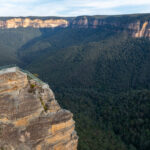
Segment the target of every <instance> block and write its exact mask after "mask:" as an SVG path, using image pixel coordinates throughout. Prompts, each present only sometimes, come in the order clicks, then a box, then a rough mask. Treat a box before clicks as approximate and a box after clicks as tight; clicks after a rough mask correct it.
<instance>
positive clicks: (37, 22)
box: [0, 18, 68, 29]
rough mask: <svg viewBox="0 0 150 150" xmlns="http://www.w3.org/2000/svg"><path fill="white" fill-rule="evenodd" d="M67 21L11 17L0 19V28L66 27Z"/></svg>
mask: <svg viewBox="0 0 150 150" xmlns="http://www.w3.org/2000/svg"><path fill="white" fill-rule="evenodd" d="M66 26H68V21H67V20H64V19H47V20H42V19H30V18H12V19H8V20H0V28H7V29H9V28H19V27H23V28H27V27H33V28H55V27H66Z"/></svg>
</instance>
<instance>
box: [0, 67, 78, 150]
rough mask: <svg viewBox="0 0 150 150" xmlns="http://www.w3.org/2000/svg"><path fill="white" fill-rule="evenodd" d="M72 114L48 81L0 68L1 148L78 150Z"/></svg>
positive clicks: (17, 69)
mask: <svg viewBox="0 0 150 150" xmlns="http://www.w3.org/2000/svg"><path fill="white" fill-rule="evenodd" d="M72 117H73V115H72V113H70V112H69V111H67V110H64V109H62V108H60V106H59V104H58V103H57V101H56V100H55V96H54V94H53V92H52V90H51V89H50V88H49V86H48V85H47V84H45V83H43V82H41V81H40V80H38V79H36V78H35V79H33V78H32V75H28V74H27V73H24V72H23V71H21V70H20V69H19V68H16V67H13V68H8V69H3V70H1V71H0V150H77V143H78V137H77V134H76V132H75V129H74V128H75V122H74V121H73V119H72Z"/></svg>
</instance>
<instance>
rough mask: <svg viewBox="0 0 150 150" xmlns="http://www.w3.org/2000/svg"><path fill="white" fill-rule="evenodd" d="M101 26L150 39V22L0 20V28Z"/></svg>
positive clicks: (83, 17)
mask: <svg viewBox="0 0 150 150" xmlns="http://www.w3.org/2000/svg"><path fill="white" fill-rule="evenodd" d="M102 26H110V27H111V29H113V28H114V27H115V31H117V30H118V31H120V30H123V31H127V32H128V33H129V35H131V36H132V37H134V38H141V37H148V38H150V21H149V20H145V21H141V20H140V19H134V21H132V19H131V20H130V21H129V22H125V21H123V19H118V18H117V17H111V16H110V17H108V18H107V17H106V18H105V17H104V18H97V17H92V16H90V17H89V16H80V17H74V18H72V19H70V18H65V19H64V18H57V19H39V18H37V19H36V18H34V19H31V18H22V17H20V18H15V17H14V18H8V19H6V20H1V19H0V28H2V29H5V28H6V29H9V28H19V27H22V28H28V27H32V28H55V27H63V28H67V27H71V28H94V29H96V28H101V27H102Z"/></svg>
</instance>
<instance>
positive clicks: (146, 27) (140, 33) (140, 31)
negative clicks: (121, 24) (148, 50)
mask: <svg viewBox="0 0 150 150" xmlns="http://www.w3.org/2000/svg"><path fill="white" fill-rule="evenodd" d="M128 28H129V29H130V30H131V32H132V37H135V38H141V37H148V38H150V22H149V21H144V22H141V21H137V22H135V23H130V24H129V26H128Z"/></svg>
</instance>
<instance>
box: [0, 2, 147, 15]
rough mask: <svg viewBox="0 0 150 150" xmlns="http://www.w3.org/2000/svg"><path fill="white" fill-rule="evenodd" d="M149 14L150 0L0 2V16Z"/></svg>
mask: <svg viewBox="0 0 150 150" xmlns="http://www.w3.org/2000/svg"><path fill="white" fill-rule="evenodd" d="M131 13H150V0H0V16H79V15H115V14H131Z"/></svg>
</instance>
